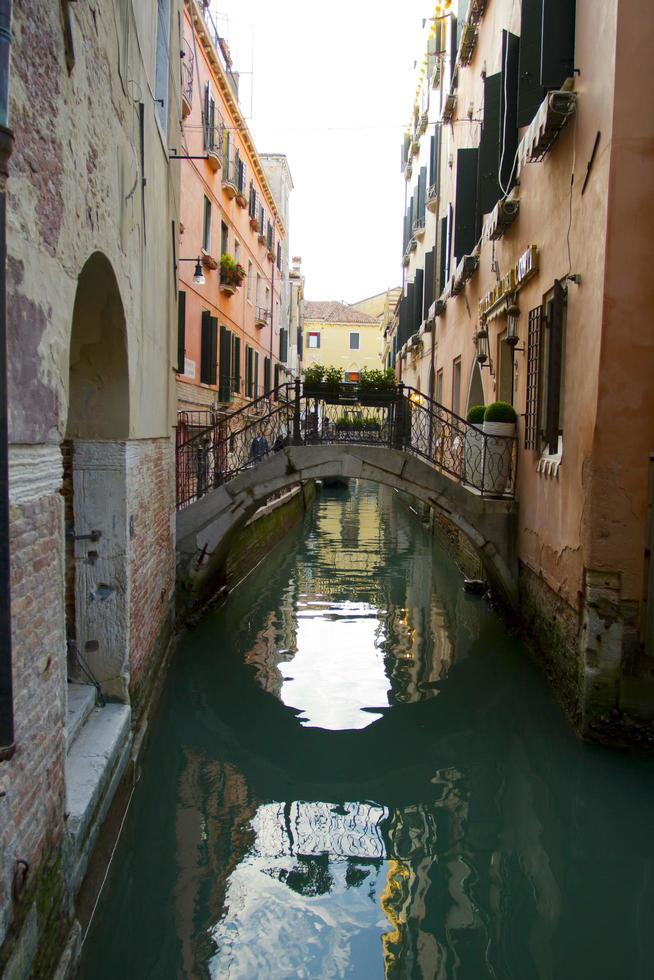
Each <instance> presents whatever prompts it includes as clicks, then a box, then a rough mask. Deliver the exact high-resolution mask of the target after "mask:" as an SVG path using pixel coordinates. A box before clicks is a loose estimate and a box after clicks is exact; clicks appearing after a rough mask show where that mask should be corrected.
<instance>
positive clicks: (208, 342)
mask: <svg viewBox="0 0 654 980" xmlns="http://www.w3.org/2000/svg"><path fill="white" fill-rule="evenodd" d="M183 34H184V37H183V41H182V45H183V48H182V50H183V51H184V58H183V59H182V64H183V99H184V113H185V115H184V119H183V123H182V128H181V134H180V146H181V148H180V150H179V152H180V154H182V155H187V156H188V157H189V159H188V160H187V161H184V162H183V163H182V171H181V204H180V211H181V223H182V233H181V236H180V245H179V249H180V256H179V259H180V261H179V323H178V345H177V347H178V353H177V398H178V407H179V408H180V409H181V410H187V411H188V410H194V411H198V410H200V411H201V410H203V409H204V410H214V409H218V408H221V407H222V408H225V407H227V406H231V407H232V408H234V407H238V406H239V405H242V404H245V403H246V402H248V401H251V400H253V399H255V398H258V397H260V396H261V395H263V394H265V393H266V392H268V391H270V390H271V389H272V388H273V387H274V386H275V384H277V383H279V382H280V381H281V380H283V378H284V377H285V374H286V358H287V350H288V285H287V280H288V258H287V245H286V240H287V228H286V223H285V217H284V216H283V214H282V212H284V215H285V216H287V215H288V196H289V194H290V191H291V189H292V186H293V185H292V181H291V178H290V171H289V170H288V164H287V163H286V161H285V158H283V157H281V156H280V155H276V156H275V157H274V160H275V165H274V166H273V165H272V164H271V163H269V164H268V165H265V164H264V162H263V159H262V157H261V156H260V155H259V154H258V152H257V149H256V147H255V145H254V142H253V140H252V137H251V135H250V132H249V130H248V127H247V123H246V122H245V119H244V117H243V114H242V112H241V109H240V106H239V102H238V78H237V76H236V74H235V73H234V71H233V68H232V62H231V56H230V52H229V48H228V46H227V44H226V42H225V40H224V39H223V38H222V37H221V36H220V35H219V32H218V29H217V27H216V24H215V22H214V20H213V18H212V15H211V12H210V9H209V6H208V5H204V4H200V3H198V2H197V0H185V2H184V18H183ZM198 157H199V158H200V159H196V158H198ZM203 157H205V159H202V158H203ZM269 174H270V175H271V176H272V179H274V181H275V185H276V190H277V194H276V195H275V194H274V193H273V190H272V189H271V185H270V183H269V179H268V175H269ZM285 256H286V266H284V257H285ZM198 260H199V263H200V268H201V271H202V276H201V277H199V276H197V275H196V274H195V273H196V264H197V261H198ZM198 280H200V281H198ZM201 280H204V281H201ZM280 355H281V356H280Z"/></svg>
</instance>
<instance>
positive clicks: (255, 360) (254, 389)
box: [252, 351, 259, 398]
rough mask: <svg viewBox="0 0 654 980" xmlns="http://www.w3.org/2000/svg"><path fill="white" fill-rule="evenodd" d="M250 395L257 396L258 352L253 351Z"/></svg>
mask: <svg viewBox="0 0 654 980" xmlns="http://www.w3.org/2000/svg"><path fill="white" fill-rule="evenodd" d="M252 397H253V398H258V397H259V352H258V351H255V352H254V358H253V361H252Z"/></svg>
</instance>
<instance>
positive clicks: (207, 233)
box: [202, 197, 211, 254]
mask: <svg viewBox="0 0 654 980" xmlns="http://www.w3.org/2000/svg"><path fill="white" fill-rule="evenodd" d="M202 248H203V249H204V251H205V252H208V253H209V254H211V201H210V200H209V198H208V197H205V199H204V216H203V219H202Z"/></svg>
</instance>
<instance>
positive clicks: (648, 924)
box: [80, 483, 654, 980]
mask: <svg viewBox="0 0 654 980" xmlns="http://www.w3.org/2000/svg"><path fill="white" fill-rule="evenodd" d="M653 859H654V769H653V767H652V764H651V762H650V761H649V760H646V759H642V758H636V757H633V756H629V755H625V754H622V753H618V752H610V751H606V750H601V749H598V748H593V747H589V746H585V745H581V744H580V743H579V742H578V741H577V740H576V739H575V737H574V736H573V735H572V734H571V732H570V731H569V729H568V728H567V726H566V723H565V721H564V719H563V717H562V715H561V713H560V711H559V709H558V707H557V705H556V703H555V702H554V699H553V697H552V695H551V693H550V691H549V689H548V686H547V683H546V681H545V679H544V677H543V676H542V674H541V672H540V671H539V670H538V668H537V667H535V666H534V664H533V663H532V662H531V661H530V660H529V658H528V656H527V654H526V651H525V649H524V647H523V646H522V645H521V644H520V643H519V642H518V641H517V640H516V639H515V638H514V637H512V636H511V635H510V634H509V633H508V632H507V630H506V628H505V627H504V625H503V624H502V622H501V621H500V620H499V619H498V617H497V616H496V615H495V613H494V612H493V611H492V610H491V609H490V608H489V606H488V605H487V604H486V603H485V602H484V601H483V600H482V599H479V598H475V597H472V596H468V595H466V594H465V593H464V592H463V590H462V583H461V578H460V576H459V574H458V572H457V570H456V568H455V567H454V565H453V564H452V563H451V562H450V560H449V559H448V558H447V556H445V555H444V554H443V553H442V552H441V551H440V550H439V549H438V548H435V547H434V545H433V542H432V540H431V539H430V538H429V536H428V535H427V534H426V533H425V532H424V530H423V529H422V527H421V526H420V525H419V523H418V522H417V521H416V519H415V518H414V516H413V515H412V514H411V513H410V512H409V511H408V510H407V508H406V507H405V506H404V504H403V503H402V502H401V501H399V500H398V499H397V498H396V497H394V496H393V495H392V494H390V493H389V492H387V491H382V490H379V489H377V488H376V487H374V486H372V485H370V484H365V483H358V484H351V486H350V489H349V492H348V491H338V490H332V491H327V490H325V491H324V492H323V494H322V495H321V496H320V497H319V498H318V500H317V503H316V505H315V507H314V509H313V512H312V513H311V515H308V516H307V520H306V524H305V526H304V527H303V528H302V529H301V531H298V533H297V534H296V535H293V536H292V538H291V539H290V540H288V541H286V542H284V543H282V544H280V545H278V547H277V549H276V550H275V551H274V552H273V554H272V555H271V556H270V557H269V558H268V559H267V560H266V561H265V562H264V563H263V564H262V565H261V566H260V567H259V568H258V569H257V570H256V571H255V572H254V573H253V574H252V575H251V576H250V577H249V578H248V579H247V580H246V581H245V582H244V583H243V584H242V585H241V586H240V587H239V588H238V589H237V590H236V591H235V592H234V593H233V594H232V596H231V597H230V599H229V601H228V603H227V604H226V605H225V606H224V607H223V608H221V609H218V610H216V611H214V612H212V613H210V614H209V615H208V616H207V617H206V618H205V619H204V620H203V621H202V622H201V623H200V625H199V626H198V627H197V628H196V629H195V630H193V631H192V632H191V633H189V634H188V635H187V636H186V637H185V638H184V640H183V641H182V642H181V644H180V646H179V650H178V652H177V655H176V658H175V660H174V662H173V665H172V668H171V672H170V675H169V677H168V681H167V686H166V690H165V692H164V695H163V698H162V700H161V704H160V707H159V709H158V712H157V716H156V718H155V720H154V723H153V727H152V732H151V738H150V742H149V747H148V748H147V750H146V752H145V755H144V758H143V763H142V776H141V779H140V781H139V782H138V784H137V787H136V790H135V793H134V796H133V799H132V803H131V807H130V809H129V812H128V816H127V819H126V821H125V826H124V829H123V833H122V836H121V838H120V842H119V845H118V847H117V850H116V853H115V856H114V860H113V864H112V867H111V871H110V874H109V877H108V879H107V883H106V885H105V888H104V891H103V894H102V897H101V900H100V902H99V904H98V907H97V911H96V913H95V917H94V919H93V923H92V926H91V929H90V931H89V933H88V936H87V939H86V942H85V945H84V951H83V959H82V965H81V971H80V976H81V977H83V978H85V980H86V978H88V980H99V978H118V977H121V978H123V977H127V978H138V980H145V978H162V980H168V978H171V980H172V978H177V977H189V978H205V977H212V978H214V977H215V978H223V977H226V978H242V980H245V978H248V980H249V978H256V980H259V978H260V980H272V978H287V977H303V978H331V977H356V978H365V980H374V978H378V977H390V978H398V980H404V978H439V980H441V978H457V980H482V978H486V977H492V978H498V980H499V978H502V980H504V978H506V980H509V978H510V980H530V978H542V980H636V978H643V980H646V978H647V980H649V978H651V977H653V976H654V860H653Z"/></svg>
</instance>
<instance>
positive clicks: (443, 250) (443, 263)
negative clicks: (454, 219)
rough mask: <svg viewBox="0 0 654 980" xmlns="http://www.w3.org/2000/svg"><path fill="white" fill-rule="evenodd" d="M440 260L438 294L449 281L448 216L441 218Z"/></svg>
mask: <svg viewBox="0 0 654 980" xmlns="http://www.w3.org/2000/svg"><path fill="white" fill-rule="evenodd" d="M440 238H441V240H440V256H439V258H440V261H439V264H438V295H439V296H440V295H441V293H442V292H443V290H444V289H445V283H446V282H447V272H446V270H447V216H445V217H444V218H441V236H440Z"/></svg>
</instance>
